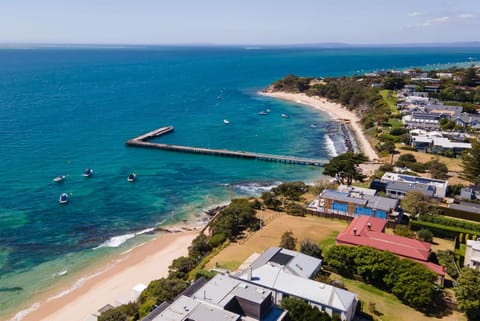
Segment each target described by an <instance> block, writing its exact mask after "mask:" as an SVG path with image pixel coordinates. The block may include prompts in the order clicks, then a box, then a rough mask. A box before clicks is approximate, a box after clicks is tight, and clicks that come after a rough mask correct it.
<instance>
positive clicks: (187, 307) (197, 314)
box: [153, 295, 241, 321]
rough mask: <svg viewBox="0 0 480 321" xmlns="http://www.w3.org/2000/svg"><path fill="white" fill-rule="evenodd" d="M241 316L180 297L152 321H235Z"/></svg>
mask: <svg viewBox="0 0 480 321" xmlns="http://www.w3.org/2000/svg"><path fill="white" fill-rule="evenodd" d="M240 318H241V316H240V315H238V314H236V313H233V312H230V311H226V310H223V309H221V308H218V307H216V306H213V305H209V304H205V303H202V302H200V301H197V300H194V299H192V298H189V297H187V296H183V295H182V296H180V297H179V298H177V299H176V300H175V302H173V303H172V304H170V305H169V306H168V307H167V308H166V309H164V310H163V311H162V312H161V313H160V314H159V315H158V316H157V317H155V318H154V319H153V321H183V320H195V321H237V320H240Z"/></svg>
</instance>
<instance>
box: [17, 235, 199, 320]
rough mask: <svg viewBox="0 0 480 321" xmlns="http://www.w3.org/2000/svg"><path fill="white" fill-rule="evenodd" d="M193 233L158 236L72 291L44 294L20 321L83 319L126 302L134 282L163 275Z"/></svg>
mask: <svg viewBox="0 0 480 321" xmlns="http://www.w3.org/2000/svg"><path fill="white" fill-rule="evenodd" d="M197 234H198V231H190V232H181V233H172V234H166V235H161V236H158V237H157V238H156V239H155V240H153V241H150V242H148V243H146V244H144V245H143V246H140V247H138V248H135V249H133V250H132V251H130V252H128V253H127V254H124V255H121V256H120V257H119V258H117V259H116V260H114V261H112V262H110V263H109V264H107V265H106V266H102V267H99V268H97V269H96V270H95V271H91V272H92V273H90V274H89V275H92V274H95V273H97V272H99V271H104V272H103V273H99V275H97V276H95V277H92V278H91V279H89V280H88V281H86V282H85V284H83V286H81V287H79V288H78V289H76V290H75V291H72V292H71V293H68V294H66V295H64V296H62V297H60V298H58V299H54V300H51V299H50V301H49V300H48V298H52V297H54V296H56V295H58V294H59V293H61V292H62V291H65V290H66V289H68V288H69V287H71V285H65V286H66V288H64V289H62V288H60V289H55V290H53V291H50V292H49V293H46V294H45V295H43V296H42V297H43V298H41V299H39V300H37V302H39V303H40V307H39V308H38V309H37V310H35V311H33V312H31V313H30V314H28V315H27V316H26V317H25V318H24V319H23V321H65V320H68V321H84V320H87V318H88V316H90V315H92V314H96V313H97V310H98V309H100V308H101V307H103V306H104V305H106V304H111V305H114V306H116V305H119V304H120V303H126V302H121V301H125V300H127V301H128V298H130V297H132V295H133V294H134V292H133V291H132V288H133V287H134V286H136V285H137V284H139V283H142V284H144V285H148V284H149V283H150V281H152V280H155V279H159V278H161V277H165V276H167V275H168V266H169V265H170V264H171V262H172V260H173V259H175V258H177V257H179V256H182V255H186V254H187V252H188V251H187V248H188V246H189V245H190V243H191V242H192V240H193V239H194V238H195V237H196V236H197ZM105 270H106V271H105ZM119 301H120V302H119ZM97 314H98V313H97Z"/></svg>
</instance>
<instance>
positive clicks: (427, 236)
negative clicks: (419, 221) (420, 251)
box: [417, 228, 433, 243]
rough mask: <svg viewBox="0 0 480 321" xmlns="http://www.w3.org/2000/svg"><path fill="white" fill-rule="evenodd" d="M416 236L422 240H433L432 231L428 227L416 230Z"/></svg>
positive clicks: (430, 241)
mask: <svg viewBox="0 0 480 321" xmlns="http://www.w3.org/2000/svg"><path fill="white" fill-rule="evenodd" d="M417 238H418V239H420V240H422V241H424V242H429V243H432V242H433V233H432V231H430V230H429V229H425V228H422V229H421V230H420V231H418V232H417Z"/></svg>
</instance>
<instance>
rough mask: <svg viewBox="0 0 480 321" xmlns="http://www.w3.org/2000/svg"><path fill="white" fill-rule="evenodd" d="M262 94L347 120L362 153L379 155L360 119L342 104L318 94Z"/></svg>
mask: <svg viewBox="0 0 480 321" xmlns="http://www.w3.org/2000/svg"><path fill="white" fill-rule="evenodd" d="M259 94H260V95H262V96H267V97H271V98H276V99H281V100H286V101H289V102H294V103H297V104H304V105H308V106H311V107H313V108H315V109H317V110H320V111H322V112H325V113H327V114H329V115H330V116H331V117H332V118H334V119H341V120H345V121H348V122H349V124H348V125H349V127H350V129H351V130H352V132H353V134H354V136H355V140H356V141H357V144H358V147H359V149H360V150H361V151H362V153H364V154H365V155H366V156H367V157H368V159H369V160H370V161H377V160H379V157H378V155H377V153H376V152H375V150H374V149H373V147H372V146H371V145H370V143H369V141H368V139H367V137H366V136H365V134H364V133H363V130H362V128H361V126H360V124H359V121H360V119H359V118H358V116H357V115H355V114H354V113H353V112H351V111H349V110H348V109H346V108H345V107H344V106H342V105H340V104H337V103H335V102H331V101H328V100H327V99H326V98H321V97H318V96H314V97H310V96H307V95H306V94H303V93H297V94H293V93H287V92H281V91H280V92H260V93H259Z"/></svg>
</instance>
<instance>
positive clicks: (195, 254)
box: [188, 233, 212, 260]
mask: <svg viewBox="0 0 480 321" xmlns="http://www.w3.org/2000/svg"><path fill="white" fill-rule="evenodd" d="M211 250H212V248H211V247H210V245H209V243H208V238H207V236H206V235H205V234H203V233H201V234H199V235H198V236H197V237H196V238H194V239H193V241H192V244H191V245H190V246H189V247H188V256H190V257H191V258H194V259H196V260H200V258H202V257H203V256H204V255H206V254H208V253H209V252H210V251H211Z"/></svg>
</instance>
